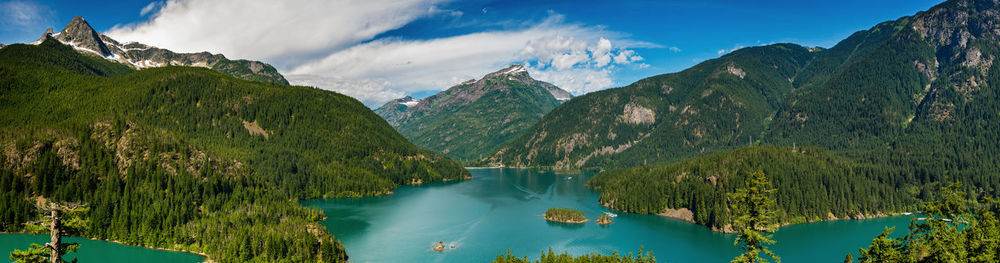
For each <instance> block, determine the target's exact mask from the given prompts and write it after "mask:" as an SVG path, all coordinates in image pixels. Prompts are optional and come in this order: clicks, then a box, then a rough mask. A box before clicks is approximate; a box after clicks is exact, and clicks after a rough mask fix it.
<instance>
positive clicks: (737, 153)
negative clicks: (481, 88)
mask: <svg viewBox="0 0 1000 263" xmlns="http://www.w3.org/2000/svg"><path fill="white" fill-rule="evenodd" d="M998 46H1000V3H998V2H997V1H992V0H953V1H948V2H945V3H942V4H940V5H938V6H935V7H933V8H931V9H930V10H928V11H925V12H921V13H918V14H916V15H914V16H911V17H903V18H900V19H899V20H896V21H890V22H885V23H882V24H879V25H878V26H875V27H873V28H872V29H870V30H866V31H861V32H858V33H855V34H854V35H852V36H851V37H849V38H848V39H846V40H844V41H842V42H841V43H839V44H838V45H836V46H834V47H833V48H830V49H827V50H823V51H819V52H814V55H813V57H812V59H810V60H809V61H808V63H806V64H805V66H804V67H803V68H802V69H801V71H800V72H799V73H797V74H796V75H795V78H794V80H790V82H791V83H793V85H794V88H793V89H791V91H790V92H789V93H788V94H787V95H786V96H785V97H784V98H783V99H782V101H783V102H782V103H780V104H779V107H778V108H777V109H778V110H777V111H776V113H775V115H774V118H773V119H772V120H771V121H769V122H768V123H767V127H768V128H767V129H766V130H765V131H764V134H763V136H762V138H763V139H762V140H758V141H754V142H753V144H754V145H784V146H785V147H783V148H782V147H775V146H757V147H751V148H740V149H736V150H728V151H722V152H718V153H715V154H711V155H707V156H698V155H689V156H686V157H683V158H685V160H683V161H679V162H675V163H671V164H661V165H650V166H640V167H634V168H623V169H612V170H610V171H607V172H605V173H602V174H600V175H598V176H595V177H594V179H593V180H592V181H591V182H590V183H591V186H592V187H594V188H596V189H600V190H602V191H603V193H602V196H601V201H602V203H604V204H605V205H607V206H610V207H613V208H616V209H621V210H624V211H630V212H638V213H662V212H670V213H676V210H680V209H686V210H688V211H690V212H691V214H692V215H691V217H692V218H691V220H692V221H695V222H697V223H701V224H705V225H709V226H712V227H715V228H717V229H719V228H723V227H724V226H725V224H726V222H727V221H726V218H727V217H728V214H729V212H728V211H726V210H725V207H726V206H725V204H726V200H725V195H724V194H725V193H727V192H729V191H731V190H732V188H733V187H734V186H733V184H735V185H736V186H737V187H738V186H739V185H741V184H742V181H741V180H743V177H744V176H745V175H747V174H749V173H751V172H753V170H755V169H762V170H764V172H765V173H766V174H768V176H769V177H771V178H772V180H773V183H774V185H775V187H776V188H777V189H778V192H777V193H778V205H779V209H780V210H781V211H780V213H779V219H780V220H781V222H783V223H796V222H804V221H813V220H822V219H831V218H845V217H848V218H858V217H864V216H867V215H877V214H883V213H893V212H903V211H909V209H912V208H914V207H915V205H918V204H919V203H920V201H921V200H924V201H927V200H933V198H934V196H933V195H934V192H935V191H934V189H937V188H939V187H941V186H942V185H943V183H950V182H961V183H962V185H964V187H963V189H961V190H962V191H963V192H966V193H969V194H970V195H969V196H970V198H972V199H978V198H983V197H988V196H995V195H996V194H997V193H998V192H1000V169H998V167H1000V165H998V164H1000V157H998V156H1000V111H998V109H1000V104H998V103H1000V93H998V92H1000V90H998V88H1000V86H998V85H1000V68H998V67H994V66H993V63H994V60H995V59H996V58H997V57H998V55H1000V53H998V49H997V47H998ZM572 103H573V101H570V102H568V103H567V104H566V105H570V104H572ZM560 110H561V108H557V109H556V110H554V111H553V115H554V114H555V113H556V112H559V111H560ZM543 124H544V121H543ZM803 145H811V146H810V147H802V146H803ZM789 146H790V147H789ZM816 146H818V147H816ZM796 149H798V150H796ZM692 157H693V158H692ZM675 158H676V157H675ZM688 158H690V159H688ZM592 165H598V164H592Z"/></svg>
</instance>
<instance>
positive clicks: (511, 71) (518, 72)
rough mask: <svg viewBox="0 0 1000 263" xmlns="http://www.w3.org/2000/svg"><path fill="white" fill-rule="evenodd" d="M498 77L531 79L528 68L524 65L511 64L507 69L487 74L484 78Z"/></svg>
mask: <svg viewBox="0 0 1000 263" xmlns="http://www.w3.org/2000/svg"><path fill="white" fill-rule="evenodd" d="M497 77H508V78H527V79H531V76H529V75H528V70H527V69H525V68H524V66H523V65H511V66H510V67H507V68H505V69H501V70H499V71H496V72H493V73H490V74H486V76H485V77H483V79H489V78H497Z"/></svg>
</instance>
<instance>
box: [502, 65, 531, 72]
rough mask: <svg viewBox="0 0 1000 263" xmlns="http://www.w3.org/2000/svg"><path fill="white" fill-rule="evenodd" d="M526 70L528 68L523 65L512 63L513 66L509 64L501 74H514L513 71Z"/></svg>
mask: <svg viewBox="0 0 1000 263" xmlns="http://www.w3.org/2000/svg"><path fill="white" fill-rule="evenodd" d="M526 71H528V70H526V69H524V66H522V65H513V66H510V67H509V68H507V70H505V71H504V72H503V74H515V73H521V72H526Z"/></svg>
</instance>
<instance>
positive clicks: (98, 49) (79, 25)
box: [43, 16, 113, 57]
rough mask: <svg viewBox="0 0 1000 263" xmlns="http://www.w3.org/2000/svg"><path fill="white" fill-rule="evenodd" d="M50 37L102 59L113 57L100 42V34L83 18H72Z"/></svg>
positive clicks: (102, 42)
mask: <svg viewBox="0 0 1000 263" xmlns="http://www.w3.org/2000/svg"><path fill="white" fill-rule="evenodd" d="M52 36H53V37H55V38H56V39H59V41H62V42H63V43H67V44H70V45H71V46H73V47H74V48H77V49H84V50H88V51H92V52H94V53H97V54H98V55H101V56H102V57H107V56H111V55H113V53H112V52H111V50H110V49H108V46H107V45H106V44H105V43H104V41H102V40H101V34H99V33H97V31H96V30H94V28H93V27H91V26H90V24H89V23H87V21H86V20H83V17H79V16H77V17H74V18H73V20H70V21H69V23H68V24H66V27H64V28H63V30H62V31H60V32H59V34H55V35H52ZM43 37H44V36H43Z"/></svg>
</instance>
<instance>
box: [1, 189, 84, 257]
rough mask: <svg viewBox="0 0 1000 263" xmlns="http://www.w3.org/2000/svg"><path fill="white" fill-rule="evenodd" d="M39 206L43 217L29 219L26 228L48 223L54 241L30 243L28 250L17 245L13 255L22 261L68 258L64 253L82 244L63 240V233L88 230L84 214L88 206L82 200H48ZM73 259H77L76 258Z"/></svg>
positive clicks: (31, 229) (40, 227) (38, 228)
mask: <svg viewBox="0 0 1000 263" xmlns="http://www.w3.org/2000/svg"><path fill="white" fill-rule="evenodd" d="M38 210H39V211H40V212H42V214H41V215H40V217H41V219H38V220H35V221H32V222H28V223H26V225H27V229H28V230H29V232H36V233H38V232H43V231H44V230H45V228H46V227H48V228H49V233H50V235H51V241H50V242H49V243H46V244H45V245H44V246H43V245H39V244H31V248H29V249H27V250H18V249H15V250H14V251H13V252H10V259H11V260H14V261H15V262H21V263H28V262H46V261H48V262H51V263H62V262H66V261H65V260H63V259H62V256H63V255H65V254H66V253H68V252H73V251H76V250H77V249H78V248H80V244H76V243H63V242H62V237H63V236H68V235H72V234H78V233H82V232H84V231H85V229H86V227H87V225H88V224H89V222H87V221H86V220H85V219H83V216H82V215H84V214H86V213H87V212H88V208H87V206H86V205H85V204H80V203H63V202H59V203H55V202H46V203H45V204H43V205H39V206H38ZM64 217H65V218H64ZM46 255H48V256H47V258H48V260H46ZM71 262H76V259H73V261H71Z"/></svg>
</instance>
